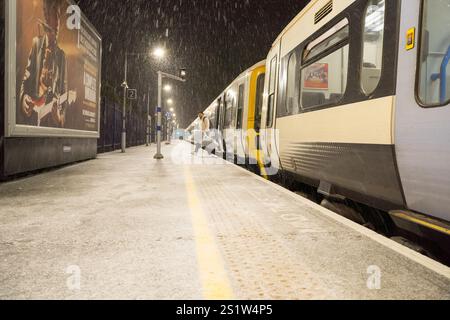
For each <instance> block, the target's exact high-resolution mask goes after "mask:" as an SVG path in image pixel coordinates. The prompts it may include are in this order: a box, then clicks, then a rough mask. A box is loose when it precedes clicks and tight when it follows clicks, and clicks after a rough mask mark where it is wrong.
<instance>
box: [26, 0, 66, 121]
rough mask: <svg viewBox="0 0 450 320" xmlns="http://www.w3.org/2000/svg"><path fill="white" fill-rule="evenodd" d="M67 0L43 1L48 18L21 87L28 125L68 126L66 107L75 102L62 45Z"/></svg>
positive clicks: (34, 45)
mask: <svg viewBox="0 0 450 320" xmlns="http://www.w3.org/2000/svg"><path fill="white" fill-rule="evenodd" d="M63 2H64V1H60V0H44V1H43V9H44V17H45V21H41V22H40V24H41V26H42V27H43V29H44V31H45V32H44V35H43V36H39V37H35V38H34V39H33V46H32V49H31V53H30V57H29V59H28V65H27V68H26V70H25V76H24V79H23V81H22V86H21V89H20V106H21V111H22V116H23V117H22V118H23V119H24V122H25V124H28V125H33V126H41V127H50V128H64V127H65V123H66V119H65V114H66V112H65V110H66V108H67V105H68V103H69V102H73V99H69V98H70V97H68V96H69V93H68V92H67V70H66V67H67V66H66V55H65V53H64V51H63V50H61V48H59V46H58V34H59V26H60V20H61V4H62V3H63ZM70 100H72V101H70ZM49 106H50V109H51V111H50V112H48V109H49Z"/></svg>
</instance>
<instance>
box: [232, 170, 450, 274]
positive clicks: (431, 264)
mask: <svg viewBox="0 0 450 320" xmlns="http://www.w3.org/2000/svg"><path fill="white" fill-rule="evenodd" d="M237 168H238V169H239V170H242V171H243V172H246V173H247V174H249V175H251V176H252V177H255V178H257V179H259V180H261V181H263V182H264V183H266V184H270V185H271V187H274V188H276V189H277V190H279V191H281V192H283V193H285V194H287V195H289V196H291V197H292V198H293V199H295V200H296V201H300V202H302V203H303V204H306V205H308V206H309V207H310V208H312V209H315V210H318V211H319V212H320V213H322V214H323V215H325V216H326V217H328V218H330V219H333V220H334V221H336V222H338V223H340V224H343V225H344V226H346V227H348V228H350V229H352V230H354V231H356V232H358V233H360V234H362V235H363V236H366V237H368V238H370V239H371V240H373V241H375V242H377V243H379V244H380V245H382V246H384V247H386V248H388V249H391V250H393V251H395V252H396V253H398V254H400V255H402V256H404V257H406V258H408V259H410V260H412V261H414V262H415V263H417V264H420V265H421V266H423V267H425V268H427V269H429V270H431V271H433V272H435V273H437V274H439V275H441V276H443V277H445V278H447V279H450V268H449V267H447V266H445V265H443V264H441V263H440V262H438V261H435V260H433V259H431V258H428V257H427V256H424V255H422V254H420V253H418V252H416V251H414V250H412V249H409V248H408V247H405V246H403V245H401V244H399V243H397V242H395V241H393V240H391V239H389V238H386V237H385V236H382V235H380V234H378V233H376V232H375V231H372V230H370V229H368V228H366V227H364V226H361V225H359V224H357V223H356V222H353V221H351V220H348V219H347V218H344V217H342V216H340V215H338V214H337V213H335V212H333V211H330V210H328V209H326V208H324V207H322V206H320V205H318V204H316V203H315V202H312V201H310V200H308V199H306V198H303V197H302V196H300V195H297V194H295V193H293V192H291V191H289V190H288V189H285V188H283V187H282V186H280V185H278V184H275V183H273V182H271V181H268V180H266V179H264V178H263V177H260V176H258V175H254V174H253V173H250V172H249V171H247V170H246V169H244V168H241V167H239V166H237Z"/></svg>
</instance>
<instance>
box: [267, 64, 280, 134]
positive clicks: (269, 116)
mask: <svg viewBox="0 0 450 320" xmlns="http://www.w3.org/2000/svg"><path fill="white" fill-rule="evenodd" d="M277 62H278V57H274V58H273V59H272V61H270V76H269V101H268V108H267V123H266V125H267V128H272V127H273V116H274V111H275V86H276V83H277V80H276V79H277V74H276V73H277Z"/></svg>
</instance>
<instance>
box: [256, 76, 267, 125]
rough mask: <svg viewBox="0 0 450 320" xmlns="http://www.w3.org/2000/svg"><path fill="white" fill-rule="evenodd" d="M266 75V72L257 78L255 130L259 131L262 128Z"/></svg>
mask: <svg viewBox="0 0 450 320" xmlns="http://www.w3.org/2000/svg"><path fill="white" fill-rule="evenodd" d="M265 79H266V76H265V74H264V73H262V74H260V75H259V76H258V79H257V80H256V103H255V131H257V132H259V130H260V129H261V117H262V106H263V95H264V82H265Z"/></svg>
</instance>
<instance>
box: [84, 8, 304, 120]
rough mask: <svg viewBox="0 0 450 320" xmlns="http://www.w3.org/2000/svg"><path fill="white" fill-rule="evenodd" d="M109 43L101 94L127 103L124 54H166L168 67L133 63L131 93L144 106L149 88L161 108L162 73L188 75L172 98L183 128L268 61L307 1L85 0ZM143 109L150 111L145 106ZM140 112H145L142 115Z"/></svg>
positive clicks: (148, 62) (148, 60) (133, 60)
mask: <svg viewBox="0 0 450 320" xmlns="http://www.w3.org/2000/svg"><path fill="white" fill-rule="evenodd" d="M77 2H78V4H79V5H80V7H81V9H82V10H83V12H84V13H85V14H86V15H87V17H88V19H90V20H91V22H92V23H93V24H94V26H95V27H96V28H97V30H98V31H99V32H100V34H101V35H102V37H103V71H102V72H103V74H102V77H103V93H104V94H105V95H108V96H109V97H114V96H115V97H116V99H117V101H118V102H120V101H121V99H122V98H121V97H122V91H121V88H120V85H121V83H122V82H123V79H124V77H123V75H124V71H123V69H124V66H123V65H124V52H125V51H126V50H127V51H128V52H136V53H143V52H150V50H151V49H152V48H154V47H156V46H161V45H162V46H166V48H167V51H168V53H169V55H170V56H169V57H167V58H166V59H165V60H166V62H164V63H162V62H159V63H158V62H156V61H155V60H154V59H152V58H149V57H147V56H142V57H132V58H131V60H130V69H129V73H128V77H129V79H128V83H129V85H130V87H133V88H137V89H138V90H139V94H140V99H141V100H143V98H144V94H146V93H147V92H148V89H149V87H150V88H151V95H150V97H151V101H152V109H153V110H154V108H155V107H156V104H157V91H156V84H157V82H156V79H157V77H156V71H157V69H162V70H163V71H167V72H173V73H177V72H178V69H179V68H181V67H184V68H187V69H188V82H187V83H186V84H179V85H178V84H177V85H176V87H175V90H174V92H173V93H172V94H171V97H173V100H174V101H175V107H176V112H177V113H178V115H179V120H180V121H181V126H182V127H186V126H187V125H189V124H190V123H191V122H192V121H193V120H194V118H195V117H196V114H197V112H198V111H201V110H204V109H205V108H206V107H207V106H208V105H209V104H210V103H211V102H212V100H213V99H214V98H215V97H216V96H218V95H219V93H220V92H221V91H223V90H224V89H225V87H226V86H227V85H228V84H229V83H230V82H231V81H232V80H233V79H234V78H236V77H237V76H238V75H239V74H240V73H241V72H242V71H243V70H245V69H246V68H248V67H250V66H252V65H253V64H255V63H257V62H258V61H260V60H262V59H264V58H265V57H266V55H267V53H268V51H269V49H270V46H271V44H272V43H273V41H274V40H275V38H276V37H277V36H278V34H279V33H280V32H281V31H282V30H283V28H284V27H285V26H286V25H287V24H288V23H289V22H290V21H291V20H292V19H293V18H294V17H295V16H296V15H297V14H298V13H299V12H300V11H301V9H302V8H303V7H304V6H305V4H306V3H307V2H308V1H307V0H239V1H237V0H127V1H118V0H112V1H104V0H79V1H77ZM141 105H144V104H143V103H141ZM137 112H143V111H142V110H140V109H137Z"/></svg>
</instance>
